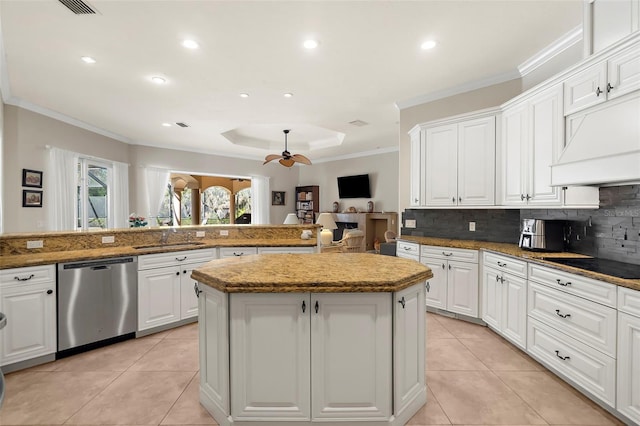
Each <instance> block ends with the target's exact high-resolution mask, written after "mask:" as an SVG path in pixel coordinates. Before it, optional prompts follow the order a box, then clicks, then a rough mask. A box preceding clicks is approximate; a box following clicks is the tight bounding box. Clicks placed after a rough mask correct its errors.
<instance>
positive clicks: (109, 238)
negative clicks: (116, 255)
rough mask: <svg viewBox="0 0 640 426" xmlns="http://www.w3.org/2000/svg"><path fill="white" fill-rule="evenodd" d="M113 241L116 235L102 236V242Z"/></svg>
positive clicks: (109, 242) (108, 242)
mask: <svg viewBox="0 0 640 426" xmlns="http://www.w3.org/2000/svg"><path fill="white" fill-rule="evenodd" d="M115 242H116V237H114V236H113V235H108V236H106V237H102V244H111V243H115Z"/></svg>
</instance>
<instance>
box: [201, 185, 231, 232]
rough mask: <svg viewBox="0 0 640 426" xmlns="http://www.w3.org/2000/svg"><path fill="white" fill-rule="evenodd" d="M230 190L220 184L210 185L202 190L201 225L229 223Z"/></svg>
mask: <svg viewBox="0 0 640 426" xmlns="http://www.w3.org/2000/svg"><path fill="white" fill-rule="evenodd" d="M230 210H231V191H229V190H228V189H227V188H224V187H222V186H211V187H209V188H207V189H205V190H204V191H202V213H201V214H202V220H201V222H200V223H202V224H203V225H204V224H206V225H211V224H225V223H230V217H231V215H230Z"/></svg>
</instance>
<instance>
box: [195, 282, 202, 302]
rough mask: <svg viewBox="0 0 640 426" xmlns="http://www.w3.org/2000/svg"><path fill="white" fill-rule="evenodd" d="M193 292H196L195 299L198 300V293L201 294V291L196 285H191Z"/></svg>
mask: <svg viewBox="0 0 640 426" xmlns="http://www.w3.org/2000/svg"><path fill="white" fill-rule="evenodd" d="M193 291H195V292H196V297H197V298H200V293H202V290H200V287H198V283H195V284H193Z"/></svg>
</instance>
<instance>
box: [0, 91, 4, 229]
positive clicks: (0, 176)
mask: <svg viewBox="0 0 640 426" xmlns="http://www.w3.org/2000/svg"><path fill="white" fill-rule="evenodd" d="M3 129H4V102H2V91H1V90H0V234H2V233H3V232H4V213H3V206H4V202H5V200H4V180H5V179H4V175H5V168H4V161H3V158H4V130H3Z"/></svg>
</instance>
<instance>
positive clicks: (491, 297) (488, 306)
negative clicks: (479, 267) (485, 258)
mask: <svg viewBox="0 0 640 426" xmlns="http://www.w3.org/2000/svg"><path fill="white" fill-rule="evenodd" d="M500 278H502V273H500V271H498V270H496V269H493V268H490V267H487V266H485V267H484V268H483V273H482V319H483V321H484V322H486V323H487V324H488V325H490V326H491V327H492V328H493V329H494V330H495V331H497V332H500V330H501V329H502V296H503V292H502V287H503V284H502V282H501V281H500Z"/></svg>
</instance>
